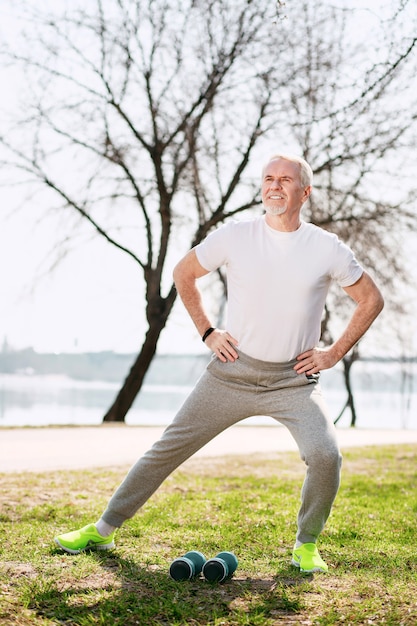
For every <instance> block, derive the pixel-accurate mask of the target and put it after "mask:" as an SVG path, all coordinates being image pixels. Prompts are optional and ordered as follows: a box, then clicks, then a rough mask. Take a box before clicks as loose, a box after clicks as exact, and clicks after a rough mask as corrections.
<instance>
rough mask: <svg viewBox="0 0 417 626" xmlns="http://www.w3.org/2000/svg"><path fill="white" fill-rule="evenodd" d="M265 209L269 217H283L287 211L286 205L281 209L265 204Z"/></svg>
mask: <svg viewBox="0 0 417 626" xmlns="http://www.w3.org/2000/svg"><path fill="white" fill-rule="evenodd" d="M264 207H265V211H266V212H267V213H268V214H269V215H282V214H283V213H285V211H286V210H287V205H286V204H285V205H284V206H280V207H272V206H268V205H267V204H264Z"/></svg>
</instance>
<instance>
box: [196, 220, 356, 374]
mask: <svg viewBox="0 0 417 626" xmlns="http://www.w3.org/2000/svg"><path fill="white" fill-rule="evenodd" d="M195 252H196V254H197V258H198V260H199V262H200V264H201V265H202V266H203V267H204V268H205V269H206V270H208V271H214V270H216V269H218V268H219V267H220V266H222V265H225V266H226V268H227V290H228V297H227V300H228V307H227V323H226V329H227V330H228V332H229V333H230V334H231V335H232V337H235V339H237V340H238V342H239V345H238V348H239V349H240V350H242V352H244V353H245V354H248V355H249V356H251V357H253V358H255V359H260V360H262V361H272V362H279V363H285V362H288V361H291V360H293V359H294V358H295V357H297V356H298V355H299V354H301V353H302V352H304V351H305V350H310V349H311V348H313V347H315V346H316V345H317V343H318V341H319V339H320V330H321V328H320V324H321V318H322V314H323V308H324V303H325V300H326V296H327V293H328V290H329V286H330V283H331V281H332V280H335V281H336V282H337V283H338V284H339V285H340V286H341V287H348V286H349V285H353V284H354V283H355V282H356V281H357V280H359V278H360V277H361V275H362V273H363V269H362V268H361V266H360V265H359V263H358V262H357V261H356V259H355V257H354V255H353V253H352V251H351V250H350V248H348V247H347V246H346V245H345V244H343V243H342V242H341V241H340V240H339V239H338V237H337V236H336V235H334V234H331V233H329V232H327V231H325V230H323V229H322V228H318V227H317V226H314V225H313V224H308V223H306V222H302V223H301V226H300V228H299V229H298V230H296V231H294V232H288V233H287V232H281V231H277V230H274V229H273V228H271V227H269V226H268V224H267V223H266V221H265V216H264V215H262V216H261V217H257V218H254V219H251V220H247V221H241V222H236V221H233V222H228V223H227V224H224V225H223V226H221V227H220V228H218V229H217V230H216V231H214V232H212V233H211V234H210V235H208V237H206V239H205V240H204V241H202V242H201V243H200V244H199V245H197V246H196V248H195Z"/></svg>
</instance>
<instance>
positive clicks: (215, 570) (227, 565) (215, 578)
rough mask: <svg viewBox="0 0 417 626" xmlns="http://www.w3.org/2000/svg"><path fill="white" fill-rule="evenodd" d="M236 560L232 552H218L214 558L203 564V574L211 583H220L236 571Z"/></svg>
mask: <svg viewBox="0 0 417 626" xmlns="http://www.w3.org/2000/svg"><path fill="white" fill-rule="evenodd" d="M237 565H238V560H237V558H236V556H235V555H234V554H233V552H219V554H217V555H216V556H215V557H214V559H209V560H208V561H206V562H205V563H204V565H203V570H202V571H203V576H204V578H205V579H206V580H207V581H208V582H211V583H221V582H223V581H224V580H226V579H227V578H231V577H232V576H233V574H234V572H235V571H236V568H237Z"/></svg>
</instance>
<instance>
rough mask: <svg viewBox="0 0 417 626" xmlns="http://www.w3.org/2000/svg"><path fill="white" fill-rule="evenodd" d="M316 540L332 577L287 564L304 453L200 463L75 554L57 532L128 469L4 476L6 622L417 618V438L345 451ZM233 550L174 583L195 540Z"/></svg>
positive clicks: (176, 623)
mask: <svg viewBox="0 0 417 626" xmlns="http://www.w3.org/2000/svg"><path fill="white" fill-rule="evenodd" d="M344 456H345V461H344V470H343V479H342V485H341V489H340V492H339V495H338V498H337V501H336V504H335V507H334V509H333V512H332V515H331V517H330V519H329V522H328V524H327V526H326V529H325V531H324V533H323V535H322V537H321V541H320V549H321V553H322V555H323V557H324V558H325V559H326V560H327V562H328V564H329V566H330V572H329V574H327V575H324V574H316V575H314V576H302V575H301V574H300V573H299V572H298V571H297V570H296V569H295V568H293V567H292V566H291V565H290V555H291V548H292V545H293V542H294V534H295V519H296V514H297V509H298V506H299V495H300V487H301V482H302V478H303V474H304V468H303V465H302V463H301V462H300V460H299V458H298V455H296V454H292V453H287V454H276V455H268V456H264V455H254V456H251V457H249V458H248V457H246V458H243V457H230V458H228V459H222V460H213V459H201V460H200V459H192V460H191V461H189V462H188V463H187V464H185V465H184V466H183V467H182V468H180V469H179V470H178V471H177V472H175V474H174V475H173V476H171V477H170V478H169V479H168V480H167V481H166V482H165V483H164V484H163V486H162V487H161V489H160V490H159V491H158V492H157V493H156V494H155V495H154V496H153V498H151V500H150V501H149V502H148V503H147V505H146V506H145V507H144V508H143V510H142V512H141V513H139V514H138V515H137V516H136V517H135V518H134V519H133V520H130V521H129V522H127V523H126V524H125V526H124V527H123V529H122V530H121V531H120V532H119V533H118V535H117V538H116V539H117V549H116V550H115V551H114V552H112V553H95V552H90V553H84V554H81V555H78V556H70V555H68V554H64V553H61V552H60V551H58V550H57V549H56V548H55V547H54V544H53V543H52V538H53V536H54V535H55V534H57V533H60V532H65V531H67V530H71V529H73V528H75V527H78V526H81V525H83V524H86V523H88V522H90V521H95V520H96V519H97V518H98V517H99V515H100V513H101V512H102V510H103V508H104V506H105V504H106V502H107V500H108V498H109V496H110V495H111V493H112V492H113V490H114V488H115V487H116V486H117V484H118V483H119V482H120V480H121V479H122V478H123V475H124V473H125V469H126V468H124V469H123V470H120V469H111V470H109V469H106V470H97V471H77V472H54V473H42V474H32V473H23V474H3V475H1V476H0V624H1V625H2V626H3V625H9V624H10V625H12V624H13V625H14V626H16V625H17V626H19V625H20V626H29V625H31V626H33V625H35V626H46V625H52V624H65V625H68V626H69V625H73V626H92V625H102V626H133V625H137V624H139V625H140V626H152V625H155V626H156V625H170V626H184V625H192V626H202V625H212V626H243V625H250V626H270V625H273V624H285V625H287V624H289V625H293V624H299V625H309V624H317V625H321V626H325V625H329V624H344V625H349V624H367V625H369V624H374V625H378V626H379V625H380V624H389V625H391V626H401V625H410V626H411V625H413V626H414V625H415V624H416V623H417V491H416V485H417V447H416V446H386V447H367V448H362V449H357V450H351V451H349V452H346V453H345V455H344ZM192 549H196V550H200V551H202V552H203V553H204V554H205V555H206V556H208V557H210V556H214V555H215V554H216V553H217V552H219V551H220V550H231V551H232V552H235V554H236V555H237V556H238V559H239V566H238V569H237V571H236V573H235V575H234V577H233V578H232V579H231V580H230V581H228V582H226V583H225V584H221V585H213V584H209V583H207V582H205V581H204V580H203V579H197V580H193V581H191V582H186V583H184V582H182V583H179V582H175V581H173V580H171V579H170V578H169V576H168V568H169V564H170V562H171V560H172V559H174V558H175V557H177V556H180V555H182V554H184V553H185V552H186V551H187V550H192Z"/></svg>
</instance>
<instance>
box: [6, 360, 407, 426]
mask: <svg viewBox="0 0 417 626" xmlns="http://www.w3.org/2000/svg"><path fill="white" fill-rule="evenodd" d="M415 368H416V364H408V365H407V369H406V370H404V371H403V369H402V368H401V366H400V365H399V364H398V363H370V362H359V363H355V365H354V366H353V368H352V373H353V376H352V378H353V388H354V397H355V403H356V410H357V427H358V428H393V429H394V428H407V429H417V384H415V383H417V378H416V372H415V371H414V370H415ZM322 387H323V391H324V394H325V398H326V400H327V404H328V406H329V409H330V412H331V415H332V417H333V418H336V417H337V415H338V414H339V412H340V410H341V408H342V407H343V405H344V403H345V400H346V391H345V390H344V387H343V379H342V372H341V370H340V369H335V370H332V371H327V372H324V373H323V375H322ZM118 389H119V384H118V383H110V382H101V381H79V380H74V379H72V378H69V377H65V376H50V375H45V376H39V375H18V374H10V375H6V374H3V375H0V427H7V426H49V425H98V424H100V423H101V422H102V419H103V415H104V413H105V412H106V410H107V409H108V408H109V406H110V404H111V403H112V401H113V399H114V397H115V396H116V394H117V391H118ZM191 389H192V386H186V385H177V384H175V385H172V384H171V385H164V384H146V385H144V387H143V388H142V391H141V393H140V394H139V396H138V398H137V399H136V402H135V404H134V406H133V407H132V409H131V410H130V411H129V413H128V415H127V418H126V423H127V424H131V425H152V426H164V425H166V424H168V423H169V422H170V421H171V420H172V419H173V417H174V415H175V413H176V411H177V410H178V408H179V407H180V406H181V404H182V403H183V401H184V400H185V398H186V397H187V396H188V394H189V393H190V391H191ZM274 423H275V422H274V421H273V420H271V419H270V418H268V417H251V418H249V419H248V420H245V421H244V422H243V424H250V425H254V424H259V425H262V424H268V425H272V424H274ZM338 425H339V426H340V427H346V426H349V425H350V412H349V411H348V410H347V411H346V412H345V414H344V415H343V417H342V419H341V420H340V421H339V422H338Z"/></svg>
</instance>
